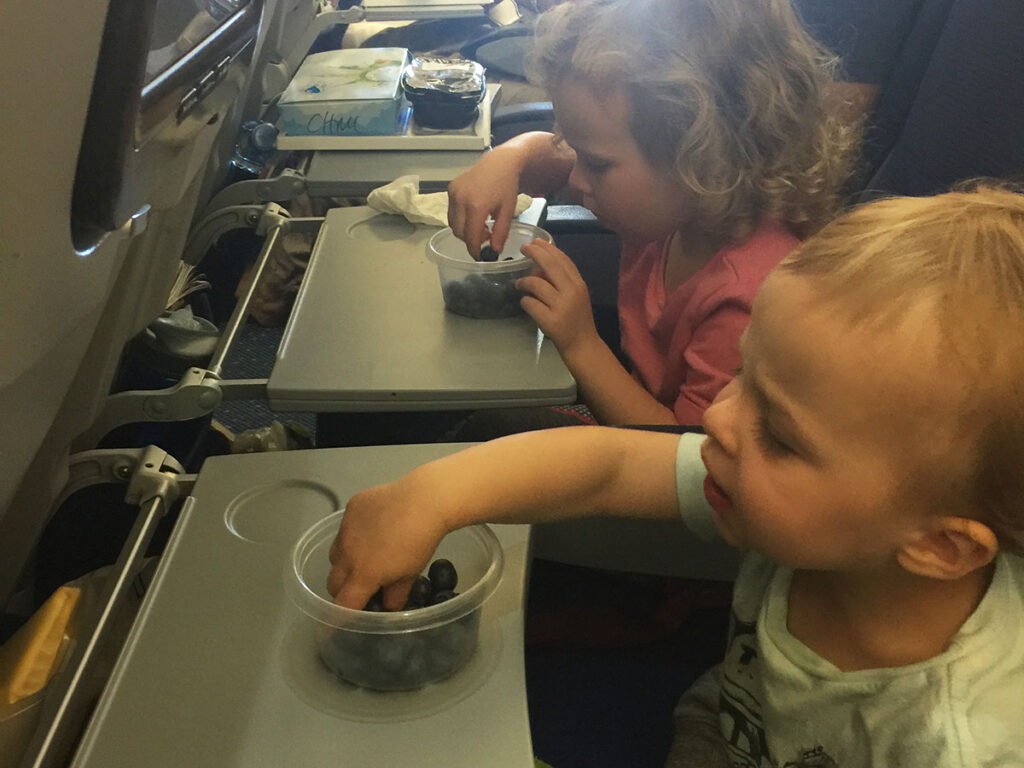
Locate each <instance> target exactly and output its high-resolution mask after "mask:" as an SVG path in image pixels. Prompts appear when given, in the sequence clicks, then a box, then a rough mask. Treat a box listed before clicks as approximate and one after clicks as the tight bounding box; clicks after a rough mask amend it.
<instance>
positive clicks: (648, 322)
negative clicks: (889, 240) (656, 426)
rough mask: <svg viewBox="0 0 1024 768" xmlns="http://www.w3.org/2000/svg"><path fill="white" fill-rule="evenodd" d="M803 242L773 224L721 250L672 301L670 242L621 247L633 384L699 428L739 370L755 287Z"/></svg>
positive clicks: (623, 324)
mask: <svg viewBox="0 0 1024 768" xmlns="http://www.w3.org/2000/svg"><path fill="white" fill-rule="evenodd" d="M798 242H799V241H798V240H797V238H796V237H794V236H793V235H792V234H790V233H789V232H788V231H787V230H786V229H785V228H784V227H782V226H781V225H779V224H776V223H772V222H769V223H766V224H763V225H761V226H760V227H759V228H758V229H757V231H755V232H754V234H753V235H752V236H751V237H749V238H748V239H747V240H745V241H743V242H742V243H739V244H737V245H730V246H727V247H725V248H723V249H722V250H720V251H718V252H717V253H716V254H715V255H714V256H712V257H711V260H710V261H709V262H708V263H707V264H705V265H704V267H702V268H701V269H700V271H699V272H697V273H696V274H695V275H693V276H692V277H691V278H689V279H688V280H687V281H686V282H684V283H682V284H681V285H679V286H678V287H677V288H676V289H675V290H673V291H672V293H671V294H669V295H666V292H665V258H666V255H667V252H668V245H669V240H668V239H666V240H660V241H658V242H653V243H648V244H647V245H644V246H641V247H633V248H630V247H628V246H627V247H624V248H623V252H622V260H621V264H620V268H619V324H620V331H621V334H622V349H623V351H624V352H625V353H626V354H627V355H628V356H629V359H630V361H631V362H632V371H633V376H634V378H636V379H637V381H639V382H640V383H641V384H642V385H643V386H644V388H645V389H646V390H647V391H648V392H650V393H651V394H652V395H654V397H655V398H657V399H658V402H660V403H662V404H663V405H665V406H666V407H668V408H671V409H672V411H673V413H674V414H675V417H676V420H677V421H678V423H680V424H700V423H701V418H702V417H703V415H704V410H705V409H706V408H707V407H708V406H709V405H710V404H711V401H712V400H713V399H714V398H715V395H717V394H718V392H719V391H720V390H721V389H722V388H723V387H724V386H725V385H726V384H727V383H729V380H730V379H731V378H732V376H733V372H734V371H735V370H736V368H737V367H738V366H739V364H740V353H739V338H740V334H741V333H742V332H743V329H744V328H746V327H747V322H748V321H749V320H750V308H751V304H752V303H753V301H754V295H755V294H756V293H757V289H758V286H759V285H760V284H761V281H762V280H764V278H765V276H767V274H768V272H769V271H771V269H772V267H774V266H775V265H776V264H778V263H779V261H781V260H782V258H783V257H784V256H785V255H786V254H787V253H789V252H790V251H791V250H793V248H794V247H795V246H796V245H797V243H798Z"/></svg>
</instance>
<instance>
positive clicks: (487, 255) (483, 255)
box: [480, 245, 498, 261]
mask: <svg viewBox="0 0 1024 768" xmlns="http://www.w3.org/2000/svg"><path fill="white" fill-rule="evenodd" d="M497 260H498V252H497V251H496V250H494V248H492V247H491V246H490V245H485V246H483V247H482V248H481V249H480V261H497Z"/></svg>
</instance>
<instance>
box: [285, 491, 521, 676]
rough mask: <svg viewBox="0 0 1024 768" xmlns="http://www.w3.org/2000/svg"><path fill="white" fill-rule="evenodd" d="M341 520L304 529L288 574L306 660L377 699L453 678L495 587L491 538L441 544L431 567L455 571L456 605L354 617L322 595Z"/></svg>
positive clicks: (497, 571) (496, 562) (497, 576)
mask: <svg viewBox="0 0 1024 768" xmlns="http://www.w3.org/2000/svg"><path fill="white" fill-rule="evenodd" d="M344 513H345V510H344V509H342V510H340V511H338V512H335V513H333V514H331V515H328V516H327V517H325V518H324V519H323V520H321V521H320V522H318V523H316V524H315V525H313V526H312V527H311V528H309V530H307V531H306V533H305V534H303V536H302V537H301V538H300V539H299V540H298V542H297V543H296V544H295V546H294V548H293V549H292V554H291V557H290V558H289V560H288V565H287V567H286V572H285V586H286V589H287V592H288V595H289V597H290V598H291V600H292V602H293V603H294V604H295V605H296V606H297V607H298V608H299V610H300V611H301V612H302V614H303V615H304V616H305V617H306V618H307V619H308V620H309V621H310V622H312V623H313V624H314V629H315V636H316V638H317V641H316V649H313V648H311V649H310V652H311V653H313V652H316V653H318V654H319V656H320V659H321V661H322V662H323V663H324V665H325V666H326V667H327V668H328V669H329V670H330V671H331V672H333V673H334V675H335V676H336V677H337V678H338V679H339V681H341V682H343V683H349V684H353V685H357V686H360V687H363V688H369V689H374V690H379V691H405V690H414V689H417V688H421V687H423V686H425V685H429V684H431V683H435V682H439V681H441V680H444V679H445V678H448V677H450V676H451V675H453V674H455V673H456V672H457V671H458V670H459V669H460V668H462V667H463V666H464V665H465V664H466V663H467V662H468V661H469V660H470V658H472V656H473V653H474V651H475V650H476V646H477V639H478V634H479V627H480V614H481V609H482V607H483V604H484V602H485V601H486V600H487V599H488V598H489V597H490V596H491V595H492V594H493V592H494V590H495V588H496V587H497V586H498V583H499V582H500V581H501V574H502V569H503V566H504V556H503V554H502V549H501V545H500V544H499V542H498V539H497V537H496V536H495V535H494V532H493V531H491V529H490V528H489V527H488V526H486V525H473V526H468V527H465V528H460V529H458V530H455V531H452V532H451V533H449V534H448V535H447V536H445V537H444V539H442V540H441V543H440V544H439V545H438V548H437V550H436V551H435V552H434V555H433V557H432V558H431V562H434V561H435V560H438V559H441V558H444V559H447V560H449V561H451V562H452V564H453V565H454V566H455V569H456V571H457V573H458V583H457V585H456V587H455V592H456V593H457V594H456V596H455V597H452V598H450V599H448V600H446V601H444V602H441V603H438V604H437V605H430V606H427V607H424V608H412V609H410V610H405V611H393V612H389V611H363V610H353V609H350V608H344V607H342V606H340V605H337V604H335V603H334V602H333V601H332V599H331V596H330V595H329V594H328V592H327V589H326V583H327V574H328V573H329V571H330V560H329V558H328V553H329V551H330V547H331V543H332V542H333V541H334V537H335V534H336V533H337V531H338V526H339V525H340V523H341V518H342V516H343V515H344Z"/></svg>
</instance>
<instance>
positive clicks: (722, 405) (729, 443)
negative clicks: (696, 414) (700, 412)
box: [704, 379, 740, 454]
mask: <svg viewBox="0 0 1024 768" xmlns="http://www.w3.org/2000/svg"><path fill="white" fill-rule="evenodd" d="M739 394H740V384H739V382H738V381H737V380H736V379H733V380H732V381H730V382H729V383H728V384H726V386H725V388H724V389H723V390H722V391H721V392H719V393H718V395H717V396H716V397H715V400H714V402H712V403H711V405H709V406H708V407H707V410H705V411H704V431H705V432H707V434H708V437H710V438H712V439H713V440H714V441H715V442H716V443H718V444H719V445H720V446H721V447H722V450H724V451H725V452H726V453H729V454H732V453H735V452H736V448H737V446H738V441H737V439H736V436H737V429H736V422H737V420H736V414H737V406H738V404H739Z"/></svg>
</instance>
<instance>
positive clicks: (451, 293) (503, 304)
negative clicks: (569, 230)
mask: <svg viewBox="0 0 1024 768" xmlns="http://www.w3.org/2000/svg"><path fill="white" fill-rule="evenodd" d="M534 238H540V239H542V240H545V241H547V242H549V243H551V242H554V240H553V238H552V237H551V234H550V233H549V232H547V231H545V230H543V229H541V228H540V227H535V226H533V225H532V224H524V223H523V222H518V221H514V222H512V227H511V229H510V230H509V235H508V239H507V240H506V241H505V246H504V247H503V248H502V250H501V252H500V253H498V254H497V255H496V258H495V259H494V260H493V261H483V260H481V261H474V260H473V257H472V256H470V255H469V251H467V250H466V244H465V243H463V242H462V241H461V240H459V239H458V238H457V237H456V236H455V234H454V233H453V232H452V229H451V227H445V228H444V229H442V230H439V231H438V232H436V233H435V234H434V235H433V236H431V238H430V240H429V241H428V242H427V258H429V259H430V260H431V261H433V262H434V264H436V265H437V275H438V278H439V279H440V281H441V294H442V296H443V298H444V305H445V307H446V308H447V309H448V310H449V311H451V312H454V313H455V314H458V315H464V316H466V317H474V318H499V317H514V316H516V315H518V314H519V313H520V312H522V307H521V306H520V304H519V300H520V299H521V298H522V294H521V293H520V292H519V291H518V290H516V287H515V284H516V281H517V280H518V279H519V278H521V277H526V276H527V275H529V274H530V273H531V272H532V271H533V260H532V259H529V258H527V257H526V256H524V255H523V253H522V251H521V250H520V249H521V248H522V247H523V246H524V245H526V244H527V243H529V242H531V241H532V240H533V239H534Z"/></svg>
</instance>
